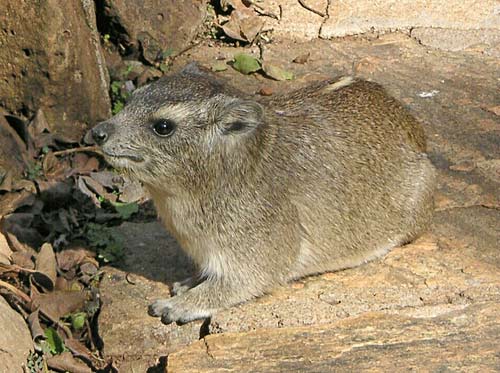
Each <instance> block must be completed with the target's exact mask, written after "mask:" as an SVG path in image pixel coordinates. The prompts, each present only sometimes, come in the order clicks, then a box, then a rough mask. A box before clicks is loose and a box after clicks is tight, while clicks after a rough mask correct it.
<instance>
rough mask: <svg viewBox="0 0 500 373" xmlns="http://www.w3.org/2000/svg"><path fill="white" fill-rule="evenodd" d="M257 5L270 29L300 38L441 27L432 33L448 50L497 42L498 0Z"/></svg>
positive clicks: (309, 0)
mask: <svg viewBox="0 0 500 373" xmlns="http://www.w3.org/2000/svg"><path fill="white" fill-rule="evenodd" d="M256 4H257V5H258V6H259V7H260V8H263V10H264V13H265V14H267V17H264V18H265V19H266V28H272V29H273V30H274V34H275V35H276V36H278V37H286V38H290V39H296V40H301V39H302V40H303V39H314V38H317V37H321V38H326V39H328V38H333V37H342V36H346V35H356V34H363V33H371V32H390V31H395V30H410V29H413V28H415V27H423V28H441V29H445V31H443V32H442V33H441V30H439V29H438V30H436V31H435V32H434V35H435V37H436V38H437V39H438V42H437V43H438V44H439V45H440V46H445V49H448V48H453V49H456V48H457V47H458V46H460V45H462V44H463V43H465V44H466V45H470V44H471V43H474V44H477V43H475V42H474V41H480V42H483V41H484V40H486V41H487V42H488V43H490V42H492V43H493V42H494V40H491V39H492V38H493V39H495V37H494V34H495V32H496V33H498V30H499V29H500V17H499V15H498V2H497V1H496V0H466V1H462V0H452V1H440V0H430V1H429V0H403V1H394V0H381V1H371V0H358V1H350V0H339V1H326V0H302V1H301V2H299V1H296V0H283V1H276V0H270V1H265V2H262V3H256ZM262 13H263V12H262V11H260V12H259V14H262ZM446 29H450V30H456V31H458V34H450V32H449V31H447V30H446ZM468 30H477V31H478V34H475V35H469V34H467V35H466V36H465V39H466V40H461V38H460V34H462V38H463V34H464V33H465V32H466V31H468ZM480 33H481V34H486V36H482V35H480ZM419 34H422V33H419ZM429 34H431V31H429V32H427V33H426V35H422V37H423V38H424V39H429V37H430V35H429ZM442 34H444V36H443V35H442ZM434 35H433V36H432V37H434ZM455 35H456V36H455ZM490 35H492V36H490ZM431 42H432V40H431ZM448 43H450V45H448ZM432 44H434V43H432ZM429 45H431V44H429ZM492 45H493V44H492ZM462 49H463V48H462Z"/></svg>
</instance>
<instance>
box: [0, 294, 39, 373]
mask: <svg viewBox="0 0 500 373" xmlns="http://www.w3.org/2000/svg"><path fill="white" fill-rule="evenodd" d="M0 330H2V332H1V333H0V371H2V372H12V373H14V372H19V373H21V372H24V369H23V366H25V364H26V359H27V358H28V354H29V352H30V350H33V342H32V341H31V333H30V331H29V329H28V325H27V324H26V322H25V321H24V320H23V318H22V317H21V315H20V314H18V313H17V312H16V311H14V310H13V309H12V308H11V307H10V306H9V304H8V303H7V301H6V300H5V299H3V297H0Z"/></svg>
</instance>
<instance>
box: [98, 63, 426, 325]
mask: <svg viewBox="0 0 500 373" xmlns="http://www.w3.org/2000/svg"><path fill="white" fill-rule="evenodd" d="M159 118H166V119H169V120H172V121H173V122H175V123H176V125H177V126H176V130H175V132H174V133H173V134H172V135H170V136H168V137H160V136H158V135H156V134H155V133H154V131H153V130H152V125H153V123H155V121H156V120H158V119H159ZM92 134H93V136H94V137H95V138H96V141H97V142H98V143H100V145H101V147H102V150H103V152H104V153H105V154H106V158H107V160H108V161H109V163H111V164H112V165H113V166H115V167H118V168H123V169H125V170H126V171H127V172H129V173H130V174H131V175H133V176H135V177H137V178H138V179H140V180H141V181H143V183H144V185H145V187H146V188H147V189H148V190H149V192H150V193H151V196H152V198H153V200H154V202H155V205H156V207H157V210H158V213H159V215H160V217H161V218H162V220H163V222H164V223H165V225H166V227H167V229H168V230H169V231H170V233H172V234H173V235H174V236H175V237H176V239H177V240H178V241H179V243H180V245H181V247H182V248H183V249H184V250H185V251H186V252H187V253H188V254H189V255H190V256H191V257H192V258H193V260H194V261H195V262H196V264H197V265H198V266H199V268H200V277H199V278H198V279H192V281H187V282H185V283H183V284H176V285H175V289H176V290H178V293H179V294H178V295H176V296H174V297H172V298H170V299H165V300H159V301H157V302H155V303H153V304H152V305H151V307H150V313H151V314H152V315H155V316H161V317H162V321H163V322H165V323H169V322H172V321H177V322H187V321H191V320H194V319H197V318H202V317H207V316H210V315H211V314H212V313H213V312H215V311H217V310H218V309H221V308H225V307H229V306H231V305H234V304H237V303H240V302H243V301H246V300H249V299H251V298H254V297H257V296H260V295H262V294H263V293H265V292H266V291H269V290H270V289H272V288H273V287H275V286H277V285H279V284H283V283H285V282H287V281H289V280H291V279H295V278H298V277H302V276H307V275H310V274H314V273H320V272H325V271H332V270H338V269H342V268H346V267H352V266H356V265H359V264H361V263H363V262H366V261H368V260H370V259H373V258H376V257H378V256H381V255H383V254H384V253H386V252H387V251H388V250H390V249H391V248H393V247H395V246H397V245H401V244H404V243H407V242H409V241H411V240H413V239H414V238H415V237H416V236H417V235H419V234H420V233H421V232H422V231H423V230H424V229H425V228H426V226H427V224H428V222H429V220H430V217H431V212H432V192H433V189H434V183H435V181H434V180H435V178H434V169H433V167H432V165H431V163H430V162H429V160H428V159H427V156H426V154H425V153H424V151H425V138H424V134H423V131H422V129H421V127H420V126H419V125H418V123H417V122H416V120H415V119H414V118H413V117H412V116H411V115H410V114H409V113H408V112H407V111H406V110H405V109H404V108H403V107H402V106H401V105H400V104H399V103H398V102H397V101H396V100H395V99H393V98H391V97H390V96H388V95H387V93H386V92H385V91H384V89H383V88H382V87H380V86H379V85H378V84H375V83H371V82H367V81H363V80H356V79H353V78H340V79H334V80H331V81H329V82H320V83H317V84H314V85H312V86H310V87H308V88H305V89H302V90H299V91H296V92H294V93H292V94H288V95H285V96H282V97H276V98H274V99H271V100H269V101H268V102H266V103H265V104H263V103H262V104H259V103H257V102H255V101H253V100H250V99H248V98H247V97H245V96H244V95H243V94H242V93H240V92H238V91H236V90H234V89H233V88H229V87H226V86H225V85H224V84H222V83H220V82H218V81H217V80H215V79H214V78H213V77H212V76H211V75H209V74H206V73H204V72H202V71H200V70H199V69H198V68H197V67H196V66H194V65H188V67H187V68H185V69H184V70H183V71H182V72H180V73H177V74H174V75H171V76H169V77H165V78H163V79H160V80H159V81H157V82H155V83H153V84H151V85H149V86H146V87H144V88H141V89H140V90H138V91H137V92H136V93H135V94H134V96H133V98H132V100H131V102H130V103H129V104H128V105H127V106H126V107H125V109H124V110H123V111H122V112H120V113H119V114H118V115H116V116H114V117H113V118H111V119H109V120H108V121H106V122H104V123H101V124H100V125H99V126H97V127H96V128H94V129H93V132H92ZM190 286H194V287H192V288H190Z"/></svg>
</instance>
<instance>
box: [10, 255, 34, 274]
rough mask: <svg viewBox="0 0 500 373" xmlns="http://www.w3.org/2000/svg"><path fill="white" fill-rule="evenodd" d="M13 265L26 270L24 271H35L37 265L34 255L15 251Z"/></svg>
mask: <svg viewBox="0 0 500 373" xmlns="http://www.w3.org/2000/svg"><path fill="white" fill-rule="evenodd" d="M12 263H13V264H15V265H17V266H19V267H21V268H24V269H30V270H31V269H35V263H34V262H33V255H32V254H30V253H28V252H25V251H15V252H13V253H12Z"/></svg>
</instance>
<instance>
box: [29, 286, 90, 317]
mask: <svg viewBox="0 0 500 373" xmlns="http://www.w3.org/2000/svg"><path fill="white" fill-rule="evenodd" d="M31 299H32V300H31V310H33V311H34V310H36V309H40V312H42V314H46V315H47V316H48V317H49V318H50V319H52V320H59V319H60V318H61V317H63V316H67V315H70V314H72V313H74V312H79V311H83V309H84V307H85V301H86V300H87V293H86V292H84V291H68V290H56V291H53V292H51V293H47V294H38V293H35V294H32V296H31Z"/></svg>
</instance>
